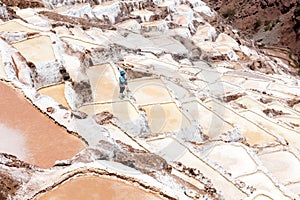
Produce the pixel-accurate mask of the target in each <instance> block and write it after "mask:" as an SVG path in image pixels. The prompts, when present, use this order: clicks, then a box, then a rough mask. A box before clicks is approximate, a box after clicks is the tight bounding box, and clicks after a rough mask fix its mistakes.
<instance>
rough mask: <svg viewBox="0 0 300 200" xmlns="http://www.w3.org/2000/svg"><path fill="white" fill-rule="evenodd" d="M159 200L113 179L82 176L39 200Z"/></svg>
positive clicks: (155, 195) (139, 189)
mask: <svg viewBox="0 0 300 200" xmlns="http://www.w3.org/2000/svg"><path fill="white" fill-rule="evenodd" d="M58 199H72V200H87V199H88V200H100V199H105V200H110V199H111V200H113V199H114V200H122V199H124V200H125V199H126V200H127V199H130V200H159V199H162V198H160V197H159V196H158V195H157V194H154V193H150V192H147V191H145V190H143V189H141V188H138V187H137V186H134V185H129V184H127V183H125V182H122V181H120V180H118V179H116V178H113V177H109V178H108V177H98V176H81V177H77V178H74V179H71V180H70V181H67V182H65V183H63V184H61V185H59V186H57V187H56V188H54V189H53V190H51V191H49V192H46V193H45V194H43V195H42V196H40V198H38V200H58Z"/></svg>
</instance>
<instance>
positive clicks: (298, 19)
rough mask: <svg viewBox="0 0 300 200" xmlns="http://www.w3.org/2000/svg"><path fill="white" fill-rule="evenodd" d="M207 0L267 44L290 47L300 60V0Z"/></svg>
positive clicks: (223, 14)
mask: <svg viewBox="0 0 300 200" xmlns="http://www.w3.org/2000/svg"><path fill="white" fill-rule="evenodd" d="M206 2H207V3H209V4H210V5H211V6H212V7H213V8H214V9H215V10H216V11H217V12H218V13H219V14H220V16H222V17H223V18H224V19H226V21H227V22H228V23H229V24H231V25H232V26H233V27H235V28H237V29H238V30H240V31H241V33H243V34H245V35H246V36H247V37H249V38H253V39H254V40H255V41H257V42H258V43H260V44H263V45H267V46H275V47H283V48H286V49H287V50H288V51H289V52H291V53H292V54H294V56H295V60H297V62H298V63H299V62H300V48H299V47H300V2H299V1H297V0H288V1H283V0H275V1H274V0H265V1H221V0H220V1H218V0H215V1H206ZM297 65H298V66H299V64H297Z"/></svg>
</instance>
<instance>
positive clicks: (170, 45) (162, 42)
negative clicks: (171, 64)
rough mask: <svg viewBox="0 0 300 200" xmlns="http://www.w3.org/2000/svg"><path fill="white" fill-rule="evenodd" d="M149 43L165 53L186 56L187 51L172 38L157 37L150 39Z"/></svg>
mask: <svg viewBox="0 0 300 200" xmlns="http://www.w3.org/2000/svg"><path fill="white" fill-rule="evenodd" d="M151 42H153V44H154V45H155V46H157V47H158V48H160V49H163V50H164V51H166V52H173V53H179V54H186V53H188V50H187V49H186V48H185V46H183V45H182V44H181V43H180V42H178V41H177V40H175V39H173V38H172V37H168V36H163V35H159V36H158V37H151Z"/></svg>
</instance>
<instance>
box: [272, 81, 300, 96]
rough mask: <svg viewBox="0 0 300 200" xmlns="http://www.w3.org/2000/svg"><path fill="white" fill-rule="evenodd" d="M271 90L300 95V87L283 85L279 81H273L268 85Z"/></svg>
mask: <svg viewBox="0 0 300 200" xmlns="http://www.w3.org/2000/svg"><path fill="white" fill-rule="evenodd" d="M268 89H269V90H275V91H278V92H281V93H286V94H291V95H295V96H300V89H299V87H297V86H291V85H283V84H278V83H271V84H270V86H269V87H268Z"/></svg>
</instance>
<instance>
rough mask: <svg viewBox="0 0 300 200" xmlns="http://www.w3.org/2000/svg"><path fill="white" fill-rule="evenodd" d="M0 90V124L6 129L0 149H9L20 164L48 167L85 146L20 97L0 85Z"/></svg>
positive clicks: (5, 86)
mask: <svg viewBox="0 0 300 200" xmlns="http://www.w3.org/2000/svg"><path fill="white" fill-rule="evenodd" d="M0 88H1V93H2V95H0V108H1V112H0V121H1V124H2V125H5V126H6V130H5V131H3V132H2V133H1V135H0V137H4V138H5V139H4V140H2V139H1V141H7V143H6V144H5V145H4V146H2V145H1V150H3V149H2V148H3V147H5V149H4V150H9V151H10V150H11V149H13V151H11V152H10V153H13V154H14V155H16V156H17V157H19V156H20V157H21V158H24V157H25V158H24V161H26V162H29V163H32V164H35V165H38V166H39V167H42V168H48V167H51V166H53V165H54V164H55V161H56V160H66V159H70V158H72V157H73V156H74V155H75V154H77V153H78V152H79V151H81V150H82V149H83V148H84V147H85V144H84V143H83V142H82V141H81V140H80V139H78V138H77V137H75V136H73V135H70V134H69V133H68V132H67V131H66V129H64V128H62V127H60V126H59V125H57V124H55V123H54V122H53V121H52V120H50V119H49V118H48V117H47V116H46V115H44V114H42V113H41V112H40V111H39V110H38V109H36V108H35V107H34V106H33V105H31V104H30V103H29V102H28V101H26V100H25V97H24V96H23V95H22V94H20V93H18V92H16V91H14V90H13V89H12V88H11V87H9V86H7V85H5V84H4V83H2V82H0ZM13 136H15V137H13ZM19 153H21V154H19ZM24 153H26V155H24Z"/></svg>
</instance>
